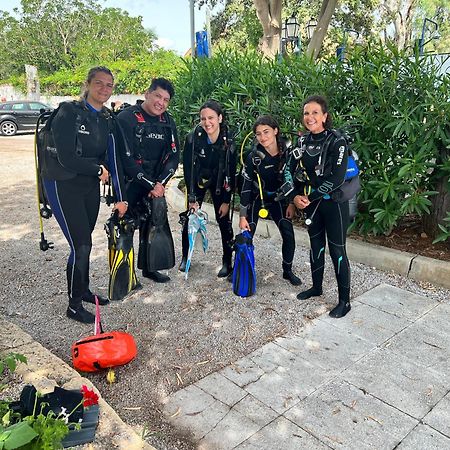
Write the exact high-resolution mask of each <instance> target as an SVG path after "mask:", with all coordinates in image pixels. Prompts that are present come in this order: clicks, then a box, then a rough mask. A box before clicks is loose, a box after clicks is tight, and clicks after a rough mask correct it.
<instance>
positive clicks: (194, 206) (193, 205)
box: [188, 202, 200, 212]
mask: <svg viewBox="0 0 450 450" xmlns="http://www.w3.org/2000/svg"><path fill="white" fill-rule="evenodd" d="M199 208H200V205H199V204H198V202H192V203H189V206H188V211H192V210H194V212H197V211H198V209H199Z"/></svg>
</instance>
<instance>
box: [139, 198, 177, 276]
mask: <svg viewBox="0 0 450 450" xmlns="http://www.w3.org/2000/svg"><path fill="white" fill-rule="evenodd" d="M146 201H147V202H149V204H148V208H149V211H151V216H150V224H149V227H148V229H147V239H146V242H147V270H148V272H156V271H158V270H167V269H171V268H172V267H173V266H175V248H174V244H173V238H172V232H171V231H170V226H169V220H168V218H167V202H166V199H165V198H164V197H155V198H152V199H151V200H146Z"/></svg>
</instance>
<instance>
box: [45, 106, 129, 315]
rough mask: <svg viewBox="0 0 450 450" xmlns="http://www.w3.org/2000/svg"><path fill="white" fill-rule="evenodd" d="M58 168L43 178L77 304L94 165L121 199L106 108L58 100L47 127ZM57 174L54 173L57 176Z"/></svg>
mask: <svg viewBox="0 0 450 450" xmlns="http://www.w3.org/2000/svg"><path fill="white" fill-rule="evenodd" d="M51 129H52V132H53V137H54V143H55V147H56V149H57V155H58V160H59V162H60V163H61V166H62V167H61V169H60V172H61V173H64V174H65V177H64V178H66V179H64V180H61V181H55V180H54V179H50V176H48V177H47V178H46V179H44V180H43V181H44V185H45V190H46V193H47V196H48V200H49V202H50V206H51V209H52V211H53V214H54V215H55V218H56V220H57V221H58V223H59V225H60V227H61V229H62V231H63V233H64V236H65V237H66V239H67V241H68V242H69V245H70V250H71V252H70V255H69V259H68V262H67V285H68V294H69V299H70V304H71V305H72V306H77V305H80V304H81V298H82V297H84V296H85V295H87V294H88V293H89V255H90V252H91V248H92V238H91V234H92V231H93V230H94V227H95V223H96V221H97V216H98V211H99V205H100V184H99V170H100V164H103V165H105V167H107V168H108V170H109V172H110V174H111V177H112V181H113V187H114V190H113V191H114V195H115V200H116V201H123V200H124V186H123V182H122V176H121V160H120V158H118V157H117V154H118V152H117V153H116V148H115V142H116V137H117V129H116V127H115V125H114V120H113V117H112V116H111V113H110V112H109V111H108V110H106V109H102V110H101V111H99V112H97V111H96V110H94V109H93V108H92V107H91V106H90V105H88V104H87V103H85V102H65V103H62V104H61V106H60V108H59V110H58V112H57V114H56V116H55V117H54V119H53V123H52V126H51ZM58 175H60V173H58V174H57V175H55V178H59V176H58Z"/></svg>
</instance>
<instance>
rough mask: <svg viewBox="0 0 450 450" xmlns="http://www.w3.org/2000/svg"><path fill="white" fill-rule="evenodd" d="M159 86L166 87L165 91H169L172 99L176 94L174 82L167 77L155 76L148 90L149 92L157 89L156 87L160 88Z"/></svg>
mask: <svg viewBox="0 0 450 450" xmlns="http://www.w3.org/2000/svg"><path fill="white" fill-rule="evenodd" d="M158 88H161V89H164V90H165V91H167V92H168V93H169V95H170V98H171V99H172V98H173V96H174V95H175V88H174V87H173V84H172V82H171V81H169V80H168V79H166V78H153V80H152V82H151V83H150V86H149V88H148V89H147V91H148V92H152V91H156V89H158Z"/></svg>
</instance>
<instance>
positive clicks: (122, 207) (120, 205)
mask: <svg viewBox="0 0 450 450" xmlns="http://www.w3.org/2000/svg"><path fill="white" fill-rule="evenodd" d="M127 209H128V202H117V203H115V204H114V208H113V211H117V212H118V213H119V217H123V216H124V214H125V213H126V212H127Z"/></svg>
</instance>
